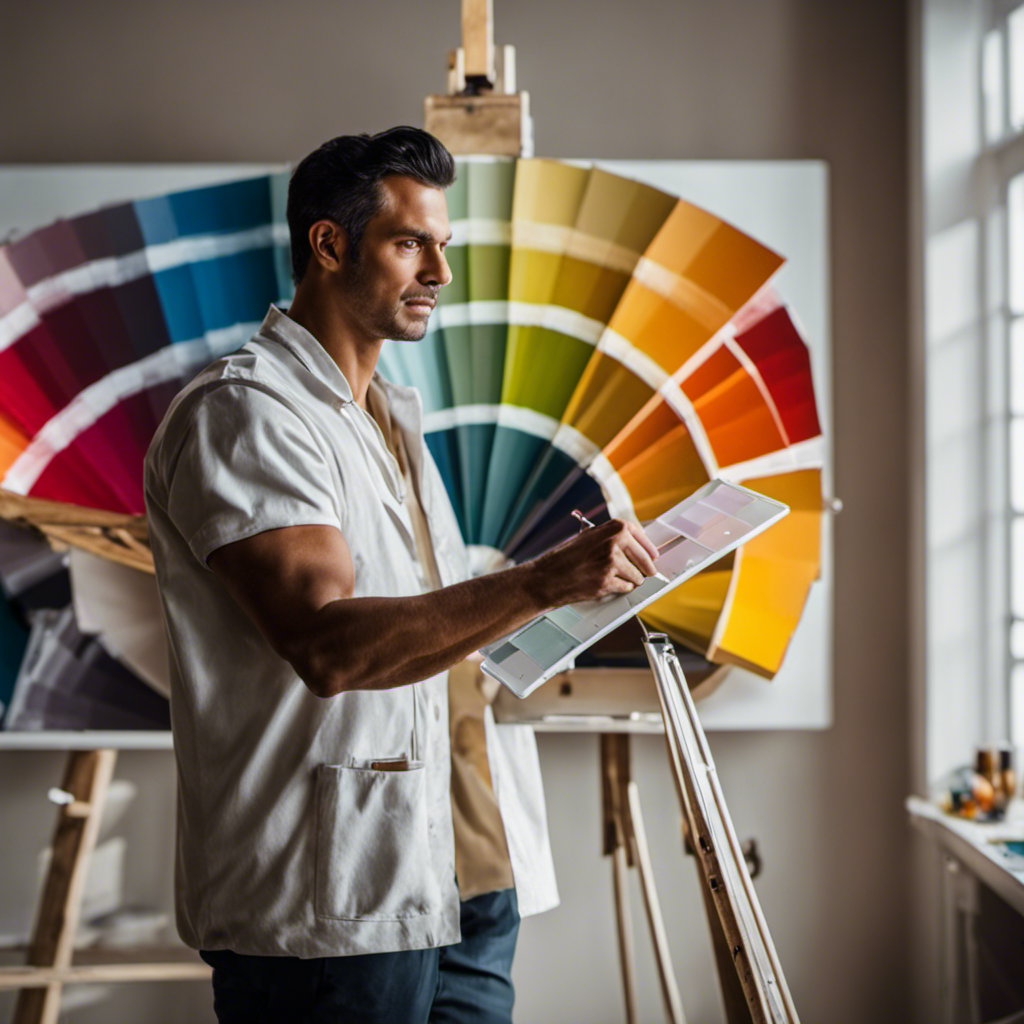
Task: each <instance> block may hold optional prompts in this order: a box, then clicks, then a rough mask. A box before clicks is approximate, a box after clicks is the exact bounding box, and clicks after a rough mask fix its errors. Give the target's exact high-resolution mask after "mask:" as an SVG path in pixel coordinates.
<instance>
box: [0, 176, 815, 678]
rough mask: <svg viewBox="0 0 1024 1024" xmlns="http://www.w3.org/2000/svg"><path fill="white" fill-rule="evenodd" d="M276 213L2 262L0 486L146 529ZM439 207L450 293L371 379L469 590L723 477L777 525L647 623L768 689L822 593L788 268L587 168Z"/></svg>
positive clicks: (154, 229)
mask: <svg viewBox="0 0 1024 1024" xmlns="http://www.w3.org/2000/svg"><path fill="white" fill-rule="evenodd" d="M285 190H286V176H285V175H280V174H279V175H270V176H263V177H260V178H254V179H250V180H247V181H240V182H232V183H230V184H227V185H217V186H209V187H204V188H200V189H192V190H188V191H184V192H178V193H174V194H172V195H168V196H163V197H158V198H156V199H149V200H144V201H139V202H134V203H124V204H120V205H118V206H114V207H107V208H104V209H101V210H99V211H95V212H93V213H89V214H86V215H84V216H81V217H74V218H69V219H67V220H63V221H59V222H57V224H55V225H51V226H49V227H48V228H44V229H42V230H40V231H37V232H34V233H32V234H30V235H27V236H25V237H24V238H22V239H20V240H19V241H17V242H15V243H12V244H10V245H8V246H6V247H3V248H0V474H2V475H3V481H2V483H3V486H5V487H8V488H10V489H12V490H15V491H18V492H20V493H29V494H34V495H37V496H40V497H49V498H55V499H57V500H62V501H69V502H74V503H78V504H85V505H91V506H95V507H102V508H111V509H115V510H124V511H132V512H137V511H141V510H142V503H141V461H142V456H143V454H144V452H145V448H146V446H147V444H148V441H149V438H150V436H151V434H152V431H153V429H154V427H155V424H156V422H157V421H158V420H159V417H160V416H161V415H162V413H163V411H164V409H165V408H166V405H167V403H168V402H169V400H170V398H171V396H172V395H173V394H174V393H175V391H176V390H177V389H178V388H179V387H180V386H181V384H182V383H183V382H184V381H185V380H187V379H188V378H190V377H191V376H192V375H194V373H195V372H197V371H198V369H199V368H201V366H202V365H204V364H205V363H207V362H209V361H210V360H211V359H212V358H214V357H216V356H217V355H218V354H220V353H222V352H225V351H228V350H230V349H233V348H235V347H237V346H238V345H240V344H242V343H243V342H244V341H245V340H246V338H247V336H248V335H249V334H251V333H252V331H253V330H254V329H255V327H256V326H257V325H258V323H259V321H260V319H261V318H262V316H263V314H264V313H265V311H266V308H267V305H268V304H269V303H270V302H272V301H277V302H280V301H283V302H285V303H287V301H288V297H289V295H290V292H291V283H290V280H289V276H288V251H287V232H286V228H285V224H284V196H285ZM448 203H449V213H450V217H451V221H452V227H453V232H454V237H453V241H452V244H451V245H450V246H449V247H448V250H447V254H448V257H449V262H450V264H451V267H452V272H453V282H452V284H451V285H450V286H448V287H447V288H446V289H444V290H442V292H441V301H440V304H439V306H438V308H437V310H436V311H435V313H434V316H433V317H432V322H431V326H430V329H429V333H428V335H427V336H426V337H425V338H424V339H423V341H421V342H419V343H415V344H413V343H393V342H387V343H385V347H384V350H383V352H382V355H381V371H382V373H384V375H385V376H388V377H391V378H392V379H394V380H397V381H399V382H401V383H406V384H412V385H414V386H416V387H417V388H418V389H419V390H420V393H421V395H422V398H423V404H424V412H425V429H426V432H427V440H428V445H429V446H430V448H431V451H432V453H433V455H434V457H435V460H436V461H437V463H438V466H439V468H440V469H441V472H442V475H443V477H444V479H445V482H446V484H447V487H448V491H449V494H450V497H451V499H452V502H453V505H454V507H455V509H456V513H457V515H458V517H459V521H460V524H461V525H462V528H463V532H464V536H465V538H466V541H467V543H469V544H470V545H471V550H472V551H473V553H474V555H475V558H476V563H477V565H478V567H479V568H480V569H486V568H489V567H492V566H494V565H496V564H499V563H500V562H501V561H503V560H504V559H505V558H506V557H512V558H515V559H523V558H527V557H530V556H532V555H534V554H536V553H539V552H540V551H542V550H544V549H545V548H547V547H549V546H550V545H552V544H554V543H557V542H558V541H560V540H562V539H564V538H565V537H566V536H568V535H569V534H570V533H571V532H572V531H573V530H574V528H575V520H573V519H571V517H570V516H569V512H570V511H571V510H572V509H573V508H580V509H581V510H583V511H584V512H585V513H586V514H587V515H589V516H590V517H591V518H592V519H596V520H601V519H602V518H604V517H606V516H608V515H620V516H635V517H637V518H639V519H640V520H643V521H646V520H649V519H652V518H654V517H656V516H658V515H659V514H660V513H662V512H664V511H665V510H666V509H668V508H670V507H672V506H673V505H674V504H676V503H677V502H678V501H680V500H681V499H682V498H684V497H685V496H687V495H689V494H691V493H692V492H693V491H694V490H696V489H698V488H699V487H701V486H702V485H704V484H705V483H706V482H707V481H709V480H710V479H712V478H714V477H716V476H717V477H721V478H723V479H728V480H733V481H736V482H746V483H749V484H750V486H751V487H753V488H754V489H756V490H762V491H763V492H764V493H765V494H769V495H772V496H774V497H778V498H779V500H781V501H784V502H785V503H786V504H789V505H791V506H792V507H793V508H794V510H795V512H794V515H793V516H791V517H790V521H787V522H786V523H784V524H782V525H780V526H779V527H777V528H775V529H773V530H771V531H769V532H768V533H767V534H765V535H764V536H762V537H760V538H758V539H757V541H756V542H754V544H757V545H760V547H759V548H756V549H755V547H754V544H751V545H747V546H745V547H744V548H742V549H741V550H740V552H738V553H737V554H736V555H732V556H728V557H727V559H726V561H725V562H724V563H723V562H720V563H718V564H716V566H715V567H713V568H712V569H711V570H709V571H707V572H704V573H700V574H698V575H697V576H696V577H694V579H692V580H689V581H687V583H686V584H684V585H683V586H682V587H680V588H678V589H677V590H675V591H673V592H672V594H671V595H669V597H667V598H665V599H663V600H662V601H659V602H657V603H656V604H654V605H651V606H650V608H649V609H648V610H647V611H646V612H645V617H647V618H649V620H650V621H652V622H655V623H657V625H658V626H659V627H660V628H664V629H666V630H667V631H668V632H670V633H671V634H672V635H673V636H675V637H677V638H679V639H681V640H683V641H684V642H686V643H688V644H690V645H691V646H694V647H695V648H696V649H698V650H700V651H701V652H703V653H706V654H708V655H709V656H711V657H712V658H714V659H715V660H720V661H732V662H734V663H736V664H742V665H745V666H747V667H749V668H752V669H753V670H754V671H756V672H759V673H760V674H762V675H766V676H770V675H772V674H773V673H774V672H775V671H776V670H777V669H778V667H779V664H780V663H781V658H782V655H783V654H784V652H785V647H786V644H787V643H788V640H789V638H790V637H791V636H792V631H793V629H794V628H795V625H796V622H797V621H798V620H799V617H800V612H801V610H802V608H803V604H804V601H805V600H806V596H807V592H808V590H809V588H810V584H811V581H813V579H814V578H815V577H816V576H817V573H818V564H819V544H820V517H821V468H822V465H823V458H824V450H825V449H824V445H823V443H822V439H821V431H820V427H819V425H818V418H817V413H816V408H815V401H814V392H813V386H812V382H811V367H810V360H809V357H808V352H807V347H806V344H805V343H804V340H803V338H802V337H801V336H800V333H799V331H798V329H797V327H796V325H795V323H794V321H793V319H792V317H791V315H790V312H789V310H788V309H787V307H786V306H785V304H784V302H783V301H782V300H781V299H780V298H779V297H778V296H777V295H776V294H775V293H774V291H773V290H772V287H771V284H770V281H771V278H772V276H773V275H774V273H775V271H776V270H777V269H778V267H779V266H780V265H781V263H782V258H781V257H780V256H779V255H777V254H776V253H774V252H772V251H771V250H770V249H768V248H767V247H765V246H763V245H762V244H760V243H759V242H757V241H756V240H755V239H753V238H750V237H749V236H747V235H745V234H744V233H743V232H742V231H741V230H738V229H737V228H736V227H734V226H732V225H730V224H728V223H726V222H725V221H723V220H721V219H720V218H718V217H716V216H714V215H712V214H710V213H708V212H706V211H704V210H702V209H699V208H698V207H696V206H693V205H692V204H690V203H688V202H686V201H685V200H682V199H679V198H677V197H676V196H673V195H670V194H668V193H666V192H664V191H661V190H659V189H656V188H653V187H651V186H649V185H645V184H642V183H639V182H636V181H632V180H630V179H628V178H625V177H621V176H618V175H615V174H611V173H609V172H608V171H605V170H602V169H600V168H593V167H589V166H583V165H580V164H570V163H563V162H559V161H553V160H520V161H513V160H502V159H493V158H467V159H465V160H460V161H459V169H458V180H457V182H456V184H455V185H454V186H453V187H452V188H451V189H450V190H449V192H448ZM762 482H763V485H762ZM773 488H775V490H773ZM794 490H796V491H797V493H796V494H795V496H794V495H793V494H792V492H793V491H794ZM794 524H796V525H794ZM768 582H770V584H771V586H770V587H768V586H766V583H768ZM776 594H779V595H785V596H784V599H783V598H782V597H780V598H778V599H777V598H776ZM768 623H770V624H771V628H770V629H768V628H762V627H763V626H765V624H768Z"/></svg>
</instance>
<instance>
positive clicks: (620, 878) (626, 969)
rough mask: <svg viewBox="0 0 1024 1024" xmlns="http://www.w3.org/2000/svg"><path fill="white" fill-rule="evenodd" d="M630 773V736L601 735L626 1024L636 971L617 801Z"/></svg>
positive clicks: (605, 825) (606, 837) (626, 855)
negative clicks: (624, 774) (624, 777)
mask: <svg viewBox="0 0 1024 1024" xmlns="http://www.w3.org/2000/svg"><path fill="white" fill-rule="evenodd" d="M628 771H629V737H628V736H623V735H620V734H617V733H602V734H601V817H602V822H601V824H602V834H603V844H602V846H603V849H602V852H603V853H604V855H605V856H606V857H611V858H612V885H613V887H614V891H615V928H616V931H617V933H618V939H619V967H620V968H621V970H622V992H623V996H624V998H625V1001H626V1024H636V1022H637V1010H636V983H635V980H634V979H635V977H636V969H635V962H636V958H635V956H634V949H633V921H632V917H631V915H630V911H629V876H628V869H629V866H630V861H631V854H630V847H629V845H628V844H627V842H626V826H625V822H624V820H623V813H624V809H623V807H622V802H621V799H620V796H621V791H622V786H621V784H620V779H621V777H622V774H623V772H626V773H627V774H628Z"/></svg>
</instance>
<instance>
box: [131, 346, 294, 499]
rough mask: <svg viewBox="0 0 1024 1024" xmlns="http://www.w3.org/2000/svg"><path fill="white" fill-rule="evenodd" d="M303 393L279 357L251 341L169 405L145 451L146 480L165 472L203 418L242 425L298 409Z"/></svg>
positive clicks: (214, 365) (213, 366) (195, 380)
mask: <svg viewBox="0 0 1024 1024" xmlns="http://www.w3.org/2000/svg"><path fill="white" fill-rule="evenodd" d="M301 401H302V399H301V396H299V395H298V394H297V393H296V389H295V387H294V385H292V384H291V383H290V382H289V381H288V380H287V378H286V376H285V375H283V374H282V373H281V372H280V370H279V368H278V367H277V366H276V365H275V363H274V361H273V360H271V359H268V358H267V357H266V356H265V355H264V354H263V353H261V352H260V350H259V348H258V347H256V346H253V345H251V344H248V345H245V346H243V347H242V348H241V349H239V350H238V351H237V352H232V353H231V354H229V355H226V356H223V357H221V358H220V359H218V360H216V361H215V362H213V363H211V364H210V365H209V366H207V367H206V368H205V369H204V370H202V372H200V373H199V374H198V375H197V376H196V377H194V378H193V379H192V380H191V381H190V382H189V383H188V384H187V385H186V386H185V387H184V388H182V390H181V391H179V392H178V394H177V395H175V396H174V398H173V400H172V401H171V404H170V405H169V406H168V408H167V412H166V413H165V414H164V416H163V419H162V420H161V421H160V425H159V426H158V427H157V429H156V432H155V434H154V435H153V440H152V442H151V443H150V446H149V450H148V452H147V454H146V462H145V476H146V480H147V483H148V482H149V481H151V480H153V479H154V478H158V477H160V476H163V475H165V473H164V471H165V470H166V469H167V468H168V466H170V465H173V464H174V462H175V461H176V459H177V453H178V452H179V451H180V450H181V448H182V446H183V445H184V443H185V441H186V439H187V437H188V435H189V433H190V431H192V429H193V428H194V427H195V426H196V425H197V424H198V423H200V422H206V423H211V424H221V425H223V426H224V427H225V428H227V427H228V426H229V424H233V425H234V426H235V427H236V428H237V426H238V425H239V424H240V423H242V422H245V421H248V420H258V419H261V418H267V419H276V418H278V417H280V416H287V415H288V414H289V413H291V414H293V415H294V414H295V413H297V412H298V410H299V407H300V405H301Z"/></svg>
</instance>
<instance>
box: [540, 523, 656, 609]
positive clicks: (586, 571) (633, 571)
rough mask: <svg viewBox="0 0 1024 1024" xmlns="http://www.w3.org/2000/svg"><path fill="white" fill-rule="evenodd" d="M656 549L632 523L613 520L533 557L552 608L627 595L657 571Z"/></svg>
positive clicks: (582, 531)
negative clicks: (655, 564)
mask: <svg viewBox="0 0 1024 1024" xmlns="http://www.w3.org/2000/svg"><path fill="white" fill-rule="evenodd" d="M657 557H658V549H657V548H656V547H655V546H654V545H653V544H652V543H651V542H650V540H648V539H647V534H645V533H644V531H643V530H641V529H640V527H639V526H637V525H636V524H635V523H629V522H624V521H623V520H621V519H612V520H610V521H609V522H607V523H602V524H601V525H600V526H595V527H593V528H592V529H584V530H581V531H580V533H578V534H577V535H576V536H575V537H573V538H571V539H570V540H567V541H565V542H564V543H563V544H560V545H559V546H558V547H557V548H554V549H552V550H551V551H548V552H546V553H545V554H543V555H541V556H540V557H539V558H536V559H535V560H534V561H533V562H532V563H528V564H531V565H532V566H533V567H534V568H535V570H536V571H537V572H538V573H540V574H542V578H543V580H544V586H545V588H546V596H547V599H548V601H549V603H550V606H551V607H553V608H555V607H558V606H560V605H563V604H572V603H574V602H576V601H591V600H594V599H596V598H599V597H607V596H608V595H609V594H628V593H629V592H630V591H631V590H634V589H635V588H636V587H638V586H640V584H641V583H643V581H644V580H645V579H647V577H649V576H655V575H657V572H658V570H657V569H656V568H655V566H654V559H655V558H657Z"/></svg>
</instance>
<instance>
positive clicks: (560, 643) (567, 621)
mask: <svg viewBox="0 0 1024 1024" xmlns="http://www.w3.org/2000/svg"><path fill="white" fill-rule="evenodd" d="M788 512H789V509H788V508H787V507H786V506H785V505H783V504H782V503H781V502H778V501H772V499H771V498H766V497H765V496H764V495H761V494H755V493H754V492H753V491H750V490H748V489H747V488H745V487H740V486H738V485H736V484H730V483H726V482H725V481H722V480H712V481H711V483H709V484H706V485H705V486H704V487H702V488H701V489H700V490H699V491H697V492H696V493H695V494H693V495H692V496H691V497H689V498H687V499H685V500H684V501H681V502H679V504H678V505H675V506H673V507H672V508H671V509H669V510H668V511H667V512H665V513H664V514H663V515H662V516H660V517H659V518H657V519H655V520H653V521H652V522H650V523H647V524H645V527H644V528H645V530H646V532H647V536H648V537H649V538H650V540H651V542H652V543H653V544H654V545H655V547H657V549H658V557H657V559H655V562H654V566H655V568H656V569H657V570H658V575H657V576H650V577H648V579H646V580H645V581H644V582H643V583H642V584H641V585H640V586H639V587H637V588H636V589H635V590H633V591H632V592H631V593H628V594H619V595H615V596H612V597H605V598H601V599H600V600H597V601H581V602H578V603H577V604H571V605H566V606H564V607H562V608H556V609H555V610H554V611H550V612H547V613H545V614H544V615H541V616H538V617H537V618H536V619H534V620H533V621H532V622H529V623H527V624H526V625H525V626H523V627H522V628H521V629H518V630H516V631H515V632H514V633H511V634H509V635H508V636H506V637H503V638H502V639H501V640H499V641H497V642H496V643H493V644H489V645H488V646H487V647H484V648H483V649H482V653H483V655H484V663H483V666H482V667H483V670H484V672H486V673H487V674H488V675H489V676H493V677H494V678H495V679H497V680H498V681H499V682H501V683H504V684H505V686H507V687H508V688H509V689H510V690H511V691H512V692H513V693H514V694H516V696H518V697H525V696H527V694H529V693H532V692H533V691H534V690H536V689H537V687H538V686H540V685H541V684H542V683H544V682H547V680H548V679H550V678H551V677H552V676H553V675H555V674H556V673H557V672H561V671H563V670H564V669H565V668H567V667H568V666H569V664H570V662H571V661H572V659H574V658H575V657H576V656H577V655H578V654H580V653H581V652H582V651H585V650H586V649H587V648H588V647H589V646H590V645H591V644H593V643H595V642H596V641H597V640H599V639H600V638H601V637H603V636H604V635H605V634H606V633H609V632H610V631H611V630H613V629H615V627H616V626H621V625H622V624H623V623H624V622H625V621H626V620H627V619H629V618H632V616H634V615H636V614H637V613H638V612H640V611H642V610H643V609H644V608H645V607H646V606H647V605H649V604H651V602H653V601H657V600H658V599H659V598H661V597H664V596H665V595H666V594H667V593H668V592H669V591H670V590H672V589H673V588H674V587H677V586H679V585H680V584H681V583H684V582H685V581H686V580H688V579H690V578H691V577H692V576H694V575H696V574H697V573H698V572H700V571H701V569H704V568H706V567H707V566H709V565H711V564H712V563H713V562H715V561H717V560H718V559H719V558H721V557H722V556H723V555H726V554H728V553H729V552H730V551H734V550H735V549H736V548H737V547H739V545H740V544H743V543H745V542H746V541H748V540H750V539H751V538H753V537H756V536H757V535H758V534H759V533H762V532H764V531H765V530H767V529H768V527H770V526H771V525H773V524H774V523H777V522H778V521H779V520H780V519H782V517H783V516H785V515H786V514H787V513H788Z"/></svg>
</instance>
